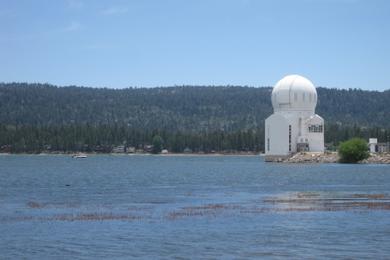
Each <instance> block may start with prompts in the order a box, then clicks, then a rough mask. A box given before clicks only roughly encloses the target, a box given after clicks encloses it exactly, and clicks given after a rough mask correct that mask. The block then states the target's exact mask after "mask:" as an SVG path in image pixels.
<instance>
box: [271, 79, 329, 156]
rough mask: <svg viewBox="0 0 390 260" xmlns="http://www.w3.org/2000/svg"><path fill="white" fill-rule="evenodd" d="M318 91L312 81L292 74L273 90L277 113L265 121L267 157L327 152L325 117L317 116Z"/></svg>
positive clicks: (279, 82)
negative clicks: (325, 145)
mask: <svg viewBox="0 0 390 260" xmlns="http://www.w3.org/2000/svg"><path fill="white" fill-rule="evenodd" d="M316 105H317V91H316V88H315V87H314V85H313V83H311V81H310V80H308V79H306V78H304V77H302V76H299V75H289V76H286V77H284V78H282V79H281V80H279V81H278V82H277V83H276V85H275V86H274V88H273V90H272V106H273V108H274V113H273V114H272V115H271V116H269V117H268V118H267V119H266V120H265V155H266V160H270V161H272V160H275V159H278V158H283V157H288V156H290V155H291V154H293V153H296V152H300V151H308V152H324V119H323V118H322V117H320V116H319V115H316V113H315V108H316Z"/></svg>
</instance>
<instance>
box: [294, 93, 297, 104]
mask: <svg viewBox="0 0 390 260" xmlns="http://www.w3.org/2000/svg"><path fill="white" fill-rule="evenodd" d="M294 101H295V102H297V101H298V93H294Z"/></svg>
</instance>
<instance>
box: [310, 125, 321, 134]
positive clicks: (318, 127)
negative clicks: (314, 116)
mask: <svg viewBox="0 0 390 260" xmlns="http://www.w3.org/2000/svg"><path fill="white" fill-rule="evenodd" d="M309 132H310V133H322V132H323V126H322V125H309Z"/></svg>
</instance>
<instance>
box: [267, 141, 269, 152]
mask: <svg viewBox="0 0 390 260" xmlns="http://www.w3.org/2000/svg"><path fill="white" fill-rule="evenodd" d="M267 151H268V152H269V138H267Z"/></svg>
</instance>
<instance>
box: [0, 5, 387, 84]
mask: <svg viewBox="0 0 390 260" xmlns="http://www.w3.org/2000/svg"><path fill="white" fill-rule="evenodd" d="M0 59H1V62H0V81H1V82H11V81H17V82H41V83H44V82H48V83H52V84H57V85H71V84H72V85H73V84H74V85H84V86H96V87H103V86H106V87H128V86H138V87H153V86H169V85H182V84H193V85H221V84H222V85H227V84H230V85H250V86H264V85H273V84H274V83H275V82H276V81H278V80H279V79H280V78H281V77H283V76H284V75H286V74H301V75H303V76H306V77H308V78H309V79H311V80H312V81H313V83H314V84H315V85H317V86H327V87H337V88H349V87H351V88H362V89H376V90H384V89H390V1H386V0H382V1H380V0H366V1H363V0H297V1H287V0H285V1H282V0H273V1H271V0H270V1H260V0H192V1H191V0H133V1H121V0H110V1H108V0H107V1H97V0H96V1H88V0H0Z"/></svg>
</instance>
